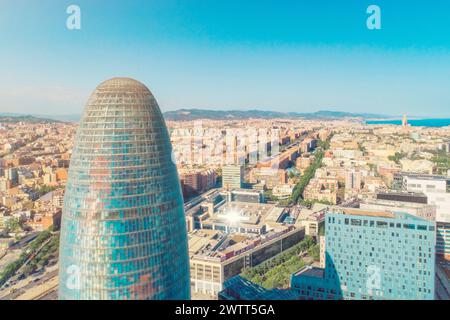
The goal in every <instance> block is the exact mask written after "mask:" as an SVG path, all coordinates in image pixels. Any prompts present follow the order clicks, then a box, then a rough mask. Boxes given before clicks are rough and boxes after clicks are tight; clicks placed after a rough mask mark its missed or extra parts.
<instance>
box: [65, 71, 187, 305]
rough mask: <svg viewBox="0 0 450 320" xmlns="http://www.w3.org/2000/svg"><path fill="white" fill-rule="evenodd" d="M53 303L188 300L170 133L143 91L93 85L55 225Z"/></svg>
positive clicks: (119, 82) (124, 84)
mask: <svg viewBox="0 0 450 320" xmlns="http://www.w3.org/2000/svg"><path fill="white" fill-rule="evenodd" d="M59 261H60V262H59V268H60V271H59V298H60V299H74V300H78V299H82V300H91V299H101V300H137V299H139V300H145V299H158V300H159V299H161V300H164V299H182V300H183V299H189V298H190V285H189V256H188V246H187V234H186V224H185V217H184V209H183V201H182V196H181V189H180V183H179V179H178V173H177V170H176V167H175V164H174V163H173V161H172V147H171V144H170V140H169V134H168V131H167V128H166V125H165V122H164V119H163V116H162V114H161V111H160V109H159V107H158V104H157V102H156V100H155V98H154V97H153V95H152V93H151V92H150V91H149V90H148V88H147V87H145V86H144V85H143V84H141V83H139V82H138V81H135V80H133V79H128V78H114V79H111V80H108V81H106V82H104V83H102V84H100V85H99V86H98V87H97V88H96V89H95V91H94V93H93V94H92V95H91V97H90V99H89V101H88V103H87V106H86V109H85V111H84V115H83V118H82V120H81V122H80V125H79V128H78V132H77V136H76V140H75V145H74V149H73V154H72V158H71V164H70V170H69V178H68V182H67V186H66V194H65V199H64V210H63V218H62V229H61V242H60V259H59Z"/></svg>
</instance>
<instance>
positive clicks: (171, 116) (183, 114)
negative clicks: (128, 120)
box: [0, 109, 394, 122]
mask: <svg viewBox="0 0 450 320" xmlns="http://www.w3.org/2000/svg"><path fill="white" fill-rule="evenodd" d="M80 118H81V115H39V114H30V115H26V114H16V113H0V121H2V122H12V121H13V122H17V121H31V122H51V121H64V122H77V121H79V120H80ZM164 118H165V119H166V120H169V121H190V120H198V119H209V120H224V119H229V120H234V119H236V120H243V119H309V120H314V119H324V120H332V119H349V118H351V119H364V120H367V119H392V118H394V116H388V115H381V114H372V113H351V112H341V111H326V110H325V111H317V112H311V113H300V112H279V111H263V110H229V111H225V110H206V109H179V110H176V111H167V112H164Z"/></svg>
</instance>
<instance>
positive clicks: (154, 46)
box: [0, 0, 450, 117]
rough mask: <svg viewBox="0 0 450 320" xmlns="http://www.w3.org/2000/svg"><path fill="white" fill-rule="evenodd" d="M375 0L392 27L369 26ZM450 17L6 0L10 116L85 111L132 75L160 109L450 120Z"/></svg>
mask: <svg viewBox="0 0 450 320" xmlns="http://www.w3.org/2000/svg"><path fill="white" fill-rule="evenodd" d="M71 4H76V5H79V6H80V8H81V13H82V17H81V19H82V29H81V30H79V31H70V30H68V29H67V28H66V19H67V17H68V15H67V14H66V8H67V7H68V6H69V5H71ZM370 4H376V5H379V6H380V8H381V13H382V30H374V31H371V30H368V29H367V27H366V19H367V17H368V15H367V14H366V9H367V7H368V6H369V5H370ZM449 12H450V2H448V1H441V0H434V1H432V0H428V1H426V0H409V1H406V0H395V1H393V0H387V1H385V0H371V1H365V0H329V1H325V0H315V1H310V0H308V1H306V0H305V1H302V0H296V1H283V0H278V1H275V0H274V1H268V0H258V1H256V0H240V1H237V0H226V1H224V0H203V1H201V0H184V1H175V0H141V1H138V0H127V1H124V0H122V1H115V0H108V1H106V0H72V1H63V0H53V1H52V0H41V1H39V4H38V2H37V1H33V2H31V1H29V0H14V1H12V0H1V1H0V112H18V113H34V114H78V113H81V112H82V110H83V108H84V105H85V103H86V101H87V99H88V97H89V94H90V93H91V92H92V90H93V89H94V88H95V86H96V85H97V84H99V83H100V82H101V81H103V80H106V79H109V78H111V77H114V76H129V77H133V78H136V79H138V80H140V81H142V82H143V83H145V84H146V85H147V86H148V87H149V88H150V89H151V90H152V92H153V93H154V95H155V96H156V98H157V100H158V102H159V104H160V106H161V109H162V110H163V111H167V110H174V109H178V108H182V107H187V108H189V107H195V108H207V109H254V108H258V109H266V110H279V111H298V112H314V111H317V110H339V111H349V112H371V113H384V114H394V115H398V114H403V113H405V112H406V113H408V114H410V115H415V116H433V117H450V54H449V53H450V32H449V30H450V24H449V23H448V15H449Z"/></svg>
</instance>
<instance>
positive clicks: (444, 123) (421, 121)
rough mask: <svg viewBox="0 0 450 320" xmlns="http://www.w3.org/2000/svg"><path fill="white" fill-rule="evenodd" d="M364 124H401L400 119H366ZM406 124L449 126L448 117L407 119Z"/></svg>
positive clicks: (432, 126) (415, 125)
mask: <svg viewBox="0 0 450 320" xmlns="http://www.w3.org/2000/svg"><path fill="white" fill-rule="evenodd" d="M366 124H396V125H401V124H402V120H401V119H399V120H368V121H366ZM408 124H409V125H411V126H412V127H431V128H441V127H447V126H450V118H449V119H443V118H436V119H408Z"/></svg>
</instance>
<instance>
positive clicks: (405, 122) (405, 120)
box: [402, 114, 408, 127]
mask: <svg viewBox="0 0 450 320" xmlns="http://www.w3.org/2000/svg"><path fill="white" fill-rule="evenodd" d="M402 126H403V127H406V126H408V119H407V118H406V114H404V115H403V120H402Z"/></svg>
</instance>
